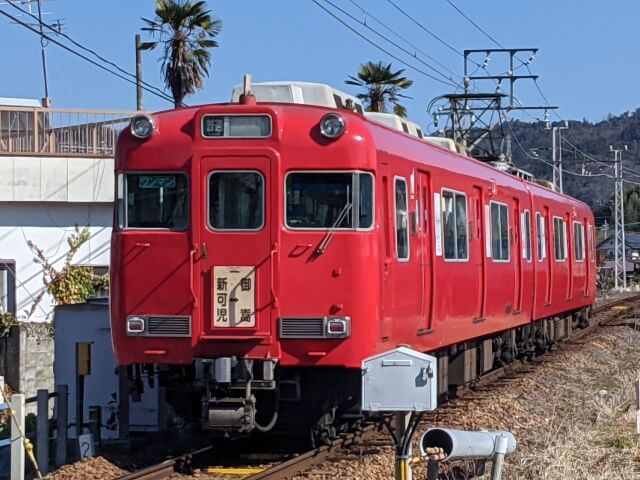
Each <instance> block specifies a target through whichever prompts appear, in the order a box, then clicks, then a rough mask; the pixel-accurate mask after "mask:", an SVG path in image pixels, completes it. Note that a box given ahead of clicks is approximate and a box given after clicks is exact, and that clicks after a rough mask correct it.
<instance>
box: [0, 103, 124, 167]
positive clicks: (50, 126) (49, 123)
mask: <svg viewBox="0 0 640 480" xmlns="http://www.w3.org/2000/svg"><path fill="white" fill-rule="evenodd" d="M134 114H135V112H132V111H130V112H126V111H107V110H72V109H61V108H40V107H11V106H0V155H16V154H20V155H39V156H56V155H64V156H79V157H112V156H114V154H115V146H116V141H117V138H118V135H119V133H120V131H121V130H122V129H123V128H124V127H126V126H127V124H128V122H129V119H130V118H131V116H132V115H134Z"/></svg>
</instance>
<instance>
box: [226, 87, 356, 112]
mask: <svg viewBox="0 0 640 480" xmlns="http://www.w3.org/2000/svg"><path fill="white" fill-rule="evenodd" d="M243 92H244V85H236V86H235V87H234V88H233V91H232V93H231V102H234V103H235V102H238V100H239V99H240V95H242V93H243ZM251 93H252V94H253V95H254V96H255V97H256V100H257V101H258V102H265V103H297V104H300V105H316V106H320V107H329V108H351V109H353V110H355V111H357V112H358V113H363V112H364V107H363V106H362V101H360V99H359V98H358V97H355V96H353V95H350V94H348V93H345V92H343V91H341V90H337V89H335V88H332V87H330V86H329V85H325V84H323V83H312V82H260V83H253V84H252V85H251Z"/></svg>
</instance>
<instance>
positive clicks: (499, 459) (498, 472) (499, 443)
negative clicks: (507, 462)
mask: <svg viewBox="0 0 640 480" xmlns="http://www.w3.org/2000/svg"><path fill="white" fill-rule="evenodd" d="M508 445H509V439H508V438H507V437H506V435H499V436H498V437H497V438H496V447H495V450H496V454H495V457H494V458H493V470H492V471H491V480H500V479H501V478H502V466H503V465H504V456H505V454H506V453H507V446H508Z"/></svg>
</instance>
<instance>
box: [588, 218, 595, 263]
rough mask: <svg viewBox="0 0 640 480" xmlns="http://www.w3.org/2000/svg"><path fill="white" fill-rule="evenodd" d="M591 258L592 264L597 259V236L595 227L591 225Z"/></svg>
mask: <svg viewBox="0 0 640 480" xmlns="http://www.w3.org/2000/svg"><path fill="white" fill-rule="evenodd" d="M589 258H590V259H591V261H592V262H593V261H594V260H595V259H596V236H595V231H594V229H593V225H589Z"/></svg>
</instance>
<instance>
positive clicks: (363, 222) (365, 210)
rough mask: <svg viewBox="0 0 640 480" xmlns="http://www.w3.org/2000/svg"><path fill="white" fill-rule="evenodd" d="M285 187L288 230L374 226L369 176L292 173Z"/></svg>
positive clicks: (334, 173) (339, 173) (344, 228)
mask: <svg viewBox="0 0 640 480" xmlns="http://www.w3.org/2000/svg"><path fill="white" fill-rule="evenodd" d="M285 184H286V185H285V188H286V224H287V227H289V228H293V229H297V228H300V229H322V230H326V229H328V228H329V229H336V230H352V229H357V228H371V227H372V226H373V175H371V174H370V173H359V172H291V173H289V174H288V175H287V177H286V180H285Z"/></svg>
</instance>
